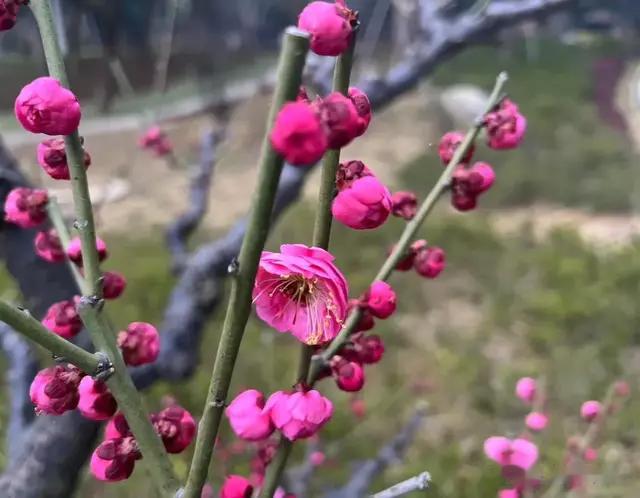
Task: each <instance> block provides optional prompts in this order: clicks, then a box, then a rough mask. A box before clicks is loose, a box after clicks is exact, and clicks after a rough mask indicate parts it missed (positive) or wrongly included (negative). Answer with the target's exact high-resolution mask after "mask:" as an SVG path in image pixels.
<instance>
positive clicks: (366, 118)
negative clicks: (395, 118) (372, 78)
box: [347, 86, 371, 137]
mask: <svg viewBox="0 0 640 498" xmlns="http://www.w3.org/2000/svg"><path fill="white" fill-rule="evenodd" d="M347 95H348V96H349V98H350V99H351V102H353V105H354V106H355V107H356V111H357V112H358V118H359V120H358V129H357V132H356V136H357V137H359V136H361V135H363V134H364V132H365V131H367V128H369V123H371V102H369V97H367V94H366V93H364V92H363V91H362V90H360V89H359V88H356V87H354V86H352V87H351V88H349V92H348V93H347Z"/></svg>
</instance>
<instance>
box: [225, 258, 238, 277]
mask: <svg viewBox="0 0 640 498" xmlns="http://www.w3.org/2000/svg"><path fill="white" fill-rule="evenodd" d="M238 272H240V262H239V261H238V257H237V256H234V257H233V258H232V259H231V262H230V263H229V266H227V273H228V274H229V275H237V274H238Z"/></svg>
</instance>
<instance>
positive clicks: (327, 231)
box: [260, 33, 356, 498]
mask: <svg viewBox="0 0 640 498" xmlns="http://www.w3.org/2000/svg"><path fill="white" fill-rule="evenodd" d="M355 45H356V36H355V33H354V34H353V36H352V37H351V43H350V44H349V47H348V48H347V50H346V51H345V52H344V53H343V54H342V55H340V57H338V59H337V60H336V67H335V69H334V72H333V91H334V92H340V93H342V94H343V95H347V93H348V90H349V81H350V80H351V69H352V67H353V54H354V52H355ZM339 164H340V149H330V150H328V151H327V153H326V154H325V155H324V157H323V158H322V172H321V177H320V188H319V190H318V208H317V210H316V219H315V223H314V226H313V243H312V245H313V246H314V247H319V248H321V249H329V241H330V239H331V224H332V221H333V215H332V214H331V204H332V203H333V198H334V195H335V190H336V173H337V171H338V165H339ZM312 357H313V348H312V347H311V346H307V345H306V344H302V345H301V347H300V360H299V363H298V372H297V377H296V382H305V381H306V379H307V376H308V375H309V368H310V366H311V358H312ZM292 446H293V443H292V442H291V441H289V440H288V439H286V438H285V437H284V436H280V446H279V447H278V451H277V453H276V456H275V458H274V459H273V461H272V463H271V464H269V468H268V470H267V473H266V474H265V479H264V484H263V485H262V489H261V490H260V498H271V497H272V496H273V493H274V492H275V490H276V488H277V487H278V483H279V482H280V477H281V475H282V472H283V471H284V468H285V467H286V465H287V459H288V458H289V455H290V454H291V448H292Z"/></svg>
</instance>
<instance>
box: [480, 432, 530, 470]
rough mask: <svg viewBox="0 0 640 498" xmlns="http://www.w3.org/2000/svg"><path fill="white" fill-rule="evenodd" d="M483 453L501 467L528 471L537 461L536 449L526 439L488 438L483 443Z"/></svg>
mask: <svg viewBox="0 0 640 498" xmlns="http://www.w3.org/2000/svg"><path fill="white" fill-rule="evenodd" d="M484 453H485V455H487V457H488V458H490V459H491V460H493V461H494V462H496V463H498V464H499V465H500V466H502V467H506V466H513V467H518V468H520V469H522V470H524V471H527V470H529V469H530V468H531V467H533V466H534V465H535V463H536V462H537V461H538V447H537V446H536V445H535V444H534V443H532V442H531V441H528V440H526V439H514V440H511V439H507V438H506V437H490V438H488V439H487V440H486V441H485V442H484Z"/></svg>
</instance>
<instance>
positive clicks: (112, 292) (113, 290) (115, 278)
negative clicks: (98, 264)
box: [102, 271, 127, 299]
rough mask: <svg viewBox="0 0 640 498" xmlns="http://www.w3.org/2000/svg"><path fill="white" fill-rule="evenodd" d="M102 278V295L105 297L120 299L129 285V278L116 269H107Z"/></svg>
mask: <svg viewBox="0 0 640 498" xmlns="http://www.w3.org/2000/svg"><path fill="white" fill-rule="evenodd" d="M102 278H103V279H104V280H103V282H102V295H103V297H104V298H105V299H118V298H119V297H120V296H121V295H122V293H123V292H124V290H125V288H126V287H127V279H126V278H124V275H122V274H121V273H118V272H116V271H105V272H104V273H103V274H102Z"/></svg>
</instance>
